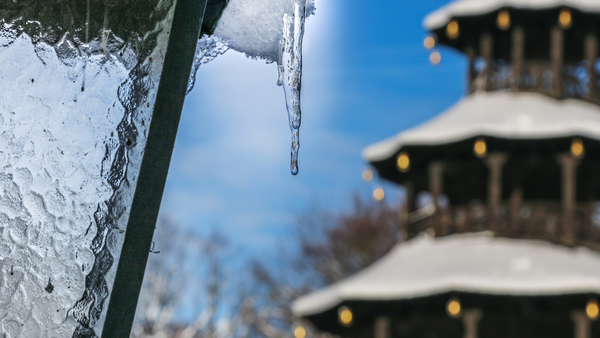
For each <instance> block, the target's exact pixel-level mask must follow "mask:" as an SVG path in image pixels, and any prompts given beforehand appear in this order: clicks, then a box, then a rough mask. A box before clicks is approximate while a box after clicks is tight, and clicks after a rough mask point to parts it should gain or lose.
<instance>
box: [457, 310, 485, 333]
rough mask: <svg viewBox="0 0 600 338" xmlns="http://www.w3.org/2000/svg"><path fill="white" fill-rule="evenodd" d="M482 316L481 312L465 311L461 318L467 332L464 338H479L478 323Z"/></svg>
mask: <svg viewBox="0 0 600 338" xmlns="http://www.w3.org/2000/svg"><path fill="white" fill-rule="evenodd" d="M482 316H483V314H482V313H481V310H474V309H469V310H465V312H464V313H463V315H462V317H461V319H462V322H463V327H464V332H465V333H464V336H463V337H464V338H477V323H479V320H480V319H481V317H482Z"/></svg>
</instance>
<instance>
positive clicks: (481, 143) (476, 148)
mask: <svg viewBox="0 0 600 338" xmlns="http://www.w3.org/2000/svg"><path fill="white" fill-rule="evenodd" d="M473 152H475V155H477V157H484V156H485V155H486V154H487V144H486V143H485V139H484V138H483V137H480V138H478V139H477V140H476V141H475V144H474V145H473Z"/></svg>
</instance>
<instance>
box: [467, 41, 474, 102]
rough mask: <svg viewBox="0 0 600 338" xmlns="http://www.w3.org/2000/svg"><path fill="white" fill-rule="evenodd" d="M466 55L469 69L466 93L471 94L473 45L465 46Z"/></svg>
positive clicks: (472, 86) (472, 87) (472, 84)
mask: <svg viewBox="0 0 600 338" xmlns="http://www.w3.org/2000/svg"><path fill="white" fill-rule="evenodd" d="M466 54H467V57H468V58H469V70H468V73H467V94H471V93H473V92H474V91H475V86H474V81H475V50H474V49H473V47H470V46H469V47H467V49H466Z"/></svg>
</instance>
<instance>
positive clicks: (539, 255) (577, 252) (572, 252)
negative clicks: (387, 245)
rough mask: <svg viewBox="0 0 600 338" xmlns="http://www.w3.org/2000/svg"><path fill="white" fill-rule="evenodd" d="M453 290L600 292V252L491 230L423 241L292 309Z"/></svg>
mask: <svg viewBox="0 0 600 338" xmlns="http://www.w3.org/2000/svg"><path fill="white" fill-rule="evenodd" d="M450 291H456V292H476V293H486V294H494V295H524V296H541V295H561V294H572V293H598V292H600V254H599V253H597V252H594V251H592V250H590V249H586V248H567V247H563V246H558V245H554V244H550V243H547V242H543V241H537V240H523V239H508V238H498V237H493V235H492V234H491V233H489V232H483V233H474V234H473V233H472V234H462V235H453V236H448V237H444V238H435V239H434V238H432V237H431V236H428V235H422V236H421V237H419V238H416V239H414V240H411V241H409V242H405V243H402V244H399V245H397V246H396V247H394V248H393V249H392V250H391V252H390V253H388V254H387V255H386V256H384V257H383V258H381V259H380V260H379V261H377V262H376V263H374V264H373V265H371V266H370V267H368V268H366V269H364V270H363V271H361V272H359V273H357V274H356V275H354V276H352V277H350V278H347V279H345V280H343V281H341V282H338V283H336V284H333V285H332V286H329V287H326V288H324V289H321V290H319V291H316V292H313V293H311V294H308V295H306V296H304V297H300V298H299V299H297V300H296V301H295V302H294V303H293V304H292V311H293V313H294V314H295V315H297V316H308V315H313V314H317V313H320V312H323V311H326V310H328V309H331V308H333V307H336V306H337V305H339V304H340V303H341V302H343V301H347V300H373V301H378V300H381V301H387V300H401V299H410V298H415V297H424V296H429V295H435V294H440V293H446V292H450Z"/></svg>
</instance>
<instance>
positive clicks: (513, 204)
mask: <svg viewBox="0 0 600 338" xmlns="http://www.w3.org/2000/svg"><path fill="white" fill-rule="evenodd" d="M522 204H523V190H521V189H520V188H516V189H515V190H513V192H512V194H511V195H510V219H511V223H512V224H511V232H512V233H513V234H516V233H518V231H519V226H520V224H521V213H520V212H521V205H522Z"/></svg>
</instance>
